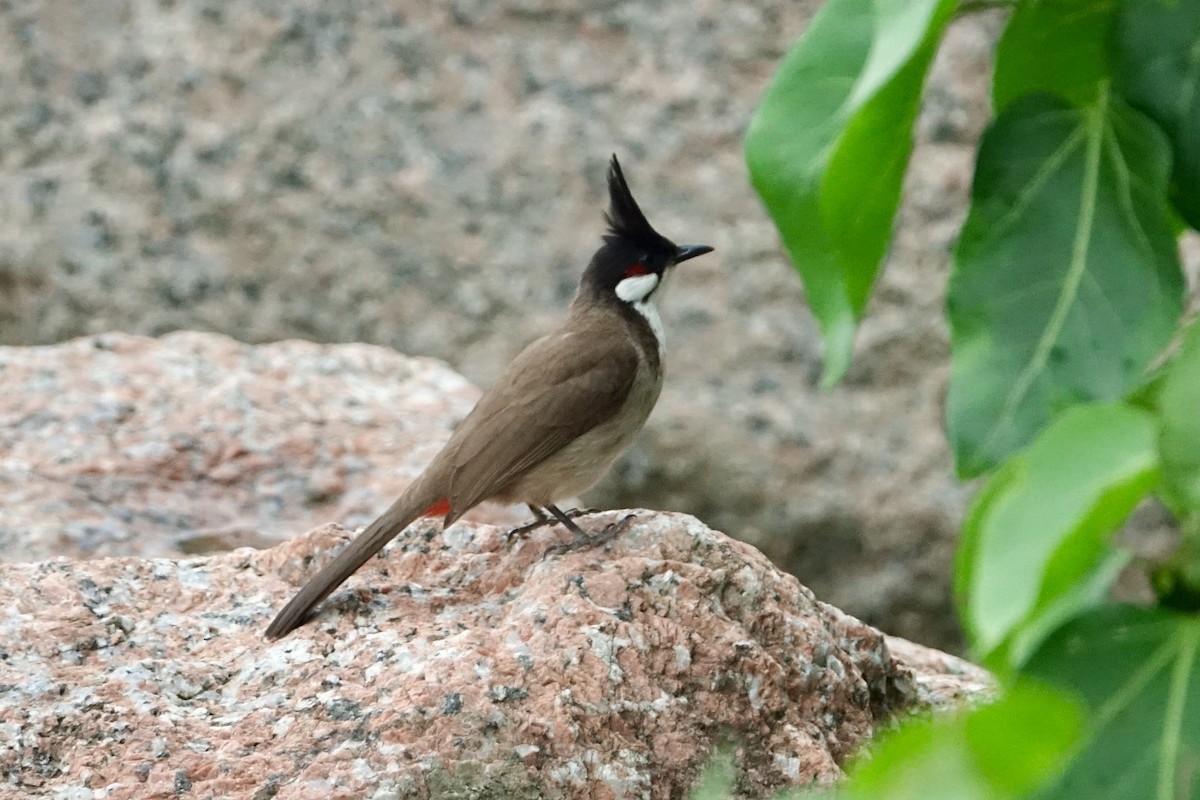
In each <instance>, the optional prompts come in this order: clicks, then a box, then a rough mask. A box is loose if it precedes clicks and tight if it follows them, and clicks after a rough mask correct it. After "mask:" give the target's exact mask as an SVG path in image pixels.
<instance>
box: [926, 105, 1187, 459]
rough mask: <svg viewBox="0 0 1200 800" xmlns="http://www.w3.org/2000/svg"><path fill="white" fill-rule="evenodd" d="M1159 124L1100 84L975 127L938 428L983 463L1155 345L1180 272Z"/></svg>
mask: <svg viewBox="0 0 1200 800" xmlns="http://www.w3.org/2000/svg"><path fill="white" fill-rule="evenodd" d="M1167 168H1168V154H1167V146H1166V142H1165V141H1164V139H1163V137H1162V133H1161V132H1160V131H1159V130H1158V129H1157V128H1156V127H1155V126H1154V125H1153V124H1152V123H1150V122H1149V121H1148V120H1146V119H1145V118H1144V117H1142V116H1141V115H1140V114H1138V113H1137V112H1135V111H1133V110H1131V109H1129V108H1127V107H1125V106H1124V105H1122V104H1121V103H1120V102H1119V101H1116V100H1115V99H1113V98H1112V97H1111V96H1110V95H1109V94H1108V93H1105V94H1103V95H1102V96H1101V98H1100V100H1099V101H1098V102H1097V105H1095V106H1093V107H1091V108H1087V109H1077V108H1072V107H1070V106H1069V105H1068V104H1067V103H1066V102H1065V101H1063V100H1060V99H1057V98H1053V97H1051V96H1049V95H1034V96H1032V97H1027V98H1025V99H1023V100H1021V101H1018V102H1016V103H1014V104H1013V105H1011V106H1009V107H1008V109H1007V110H1006V111H1005V112H1004V113H1003V114H1001V115H1000V117H999V118H998V119H997V120H996V121H995V122H994V123H993V124H992V125H991V127H990V128H989V129H988V131H987V132H986V133H985V134H984V138H983V143H982V145H981V147H980V152H979V159H978V162H977V165H976V171H975V183H974V187H973V190H972V199H971V212H970V215H969V216H968V218H967V221H966V224H965V225H964V226H963V231H962V235H961V237H960V239H959V243H958V248H957V251H956V253H955V263H954V271H953V274H952V275H951V278H950V287H949V292H948V297H947V310H948V315H949V319H950V328H951V350H952V368H951V378H950V392H949V397H948V398H947V417H948V420H947V425H948V428H949V436H950V440H951V443H952V444H953V447H954V451H955V458H956V462H957V467H958V471H959V473H960V474H961V475H963V476H973V475H977V474H979V473H981V472H983V471H984V470H986V469H989V468H990V467H992V466H994V465H995V464H996V463H998V462H999V461H1001V460H1003V459H1004V458H1005V457H1007V456H1008V455H1009V454H1011V453H1012V452H1014V451H1015V450H1017V449H1018V448H1020V447H1021V446H1022V445H1024V444H1025V443H1027V442H1028V441H1029V440H1030V439H1032V438H1033V436H1034V435H1035V434H1036V433H1037V432H1038V431H1039V430H1040V429H1041V428H1042V427H1043V426H1045V425H1046V423H1047V422H1049V420H1050V419H1051V418H1052V417H1053V416H1054V414H1055V413H1057V412H1058V411H1060V410H1062V409H1064V408H1066V407H1068V406H1071V405H1075V404H1077V403H1083V402H1107V401H1111V400H1116V399H1119V398H1121V397H1123V396H1125V395H1126V394H1127V393H1128V392H1130V391H1131V390H1132V389H1134V388H1135V387H1137V386H1138V384H1139V383H1140V381H1141V380H1142V378H1143V375H1144V372H1145V370H1146V367H1147V365H1148V364H1149V363H1150V362H1151V360H1152V359H1153V358H1154V357H1155V356H1156V355H1157V354H1158V353H1159V351H1160V350H1161V349H1162V348H1163V347H1164V346H1165V345H1166V344H1167V342H1168V341H1169V340H1170V337H1171V335H1172V333H1173V332H1174V330H1175V324H1176V321H1177V319H1178V317H1179V314H1180V310H1181V307H1182V294H1183V277H1182V273H1181V270H1180V267H1179V259H1178V254H1177V252H1176V247H1175V240H1174V237H1173V236H1172V234H1171V229H1170V224H1169V215H1168V210H1167V204H1166V184H1167Z"/></svg>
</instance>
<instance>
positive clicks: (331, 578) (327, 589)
mask: <svg viewBox="0 0 1200 800" xmlns="http://www.w3.org/2000/svg"><path fill="white" fill-rule="evenodd" d="M424 483H425V482H424V481H422V480H419V479H418V480H417V482H416V483H414V484H413V485H412V486H410V487H409V489H408V491H406V492H405V493H404V494H402V495H401V496H400V498H399V499H398V500H396V502H394V503H392V506H391V508H389V509H388V510H387V511H385V512H383V515H382V516H381V517H379V519H377V520H375V521H374V522H372V523H371V524H370V525H369V526H367V529H366V530H364V531H363V532H362V533H360V534H359V535H358V536H357V537H355V538H354V540H353V541H351V542H350V544H348V545H346V546H345V548H343V549H342V552H340V553H338V554H337V557H336V558H334V559H333V561H330V562H329V563H328V564H326V565H325V567H324V568H323V569H322V570H321V571H320V572H318V573H317V574H316V575H315V576H314V577H313V578H312V579H310V580H309V582H308V583H306V584H304V587H303V588H301V589H300V591H299V592H297V593H296V596H295V597H293V598H292V601H291V602H290V603H288V604H287V605H286V606H284V607H283V610H282V611H280V612H279V614H278V615H277V616H276V617H275V619H274V620H273V621H272V622H271V624H270V626H269V627H268V628H267V638H268V639H278V638H279V637H281V636H286V635H287V634H289V633H291V632H292V631H293V630H295V629H296V628H298V627H299V626H301V625H303V624H304V623H305V622H306V621H307V620H308V615H309V613H310V612H311V611H312V610H313V608H315V607H316V605H317V603H320V602H321V601H322V600H324V599H325V598H326V597H328V596H329V595H330V593H331V592H333V590H334V589H336V588H337V587H339V586H341V585H342V583H343V582H344V581H345V580H346V579H347V578H349V577H350V576H351V575H353V574H354V573H355V572H357V571H358V568H359V567H361V566H362V565H363V564H364V563H366V561H367V559H369V558H370V557H371V556H373V555H375V554H376V553H378V552H379V551H380V550H381V549H382V548H383V546H384V545H385V544H387V543H388V542H390V541H391V540H392V539H394V538H395V537H396V535H397V534H399V533H400V532H401V531H403V530H404V529H405V528H407V527H408V526H409V525H410V524H411V523H412V522H413V520H415V519H416V518H417V517H423V516H427V515H430V514H438V515H444V514H448V513H449V512H450V505H449V503H448V502H447V501H446V500H445V499H444V498H443V499H441V500H438V499H436V498H431V497H429V495H430V494H431V493H430V492H429V491H428V490H424V491H423V490H422V486H421V484H424ZM431 504H432V505H431Z"/></svg>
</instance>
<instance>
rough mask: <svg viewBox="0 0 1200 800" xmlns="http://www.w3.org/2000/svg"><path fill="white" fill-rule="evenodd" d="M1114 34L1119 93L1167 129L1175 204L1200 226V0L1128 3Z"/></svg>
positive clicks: (1128, 0) (1131, 0)
mask: <svg viewBox="0 0 1200 800" xmlns="http://www.w3.org/2000/svg"><path fill="white" fill-rule="evenodd" d="M1115 30H1116V36H1115V44H1114V48H1113V49H1114V51H1115V52H1114V55H1113V68H1114V71H1115V74H1116V81H1117V83H1116V85H1117V89H1118V90H1119V91H1120V92H1121V94H1122V95H1124V96H1125V98H1126V99H1127V100H1128V101H1129V103H1130V104H1131V105H1133V106H1134V107H1135V108H1137V109H1139V110H1141V111H1143V112H1145V113H1146V114H1147V115H1148V116H1150V118H1151V119H1153V120H1154V121H1155V122H1157V123H1158V124H1159V125H1160V126H1162V129H1163V130H1164V131H1166V133H1167V138H1168V139H1170V140H1171V148H1172V150H1173V151H1174V154H1175V163H1174V172H1173V175H1172V197H1173V199H1174V201H1175V206H1176V208H1178V209H1179V212H1180V213H1181V214H1182V215H1183V217H1184V219H1186V220H1187V221H1188V224H1190V225H1191V226H1192V227H1193V228H1200V2H1198V1H1197V0H1123V2H1122V3H1121V10H1120V12H1119V13H1118V15H1117V20H1116V26H1115Z"/></svg>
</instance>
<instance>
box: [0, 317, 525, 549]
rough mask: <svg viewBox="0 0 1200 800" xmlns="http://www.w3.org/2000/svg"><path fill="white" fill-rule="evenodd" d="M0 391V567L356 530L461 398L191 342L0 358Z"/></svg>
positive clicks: (341, 364)
mask: <svg viewBox="0 0 1200 800" xmlns="http://www.w3.org/2000/svg"><path fill="white" fill-rule="evenodd" d="M0 384H2V385H3V387H4V390H3V391H0V500H2V502H0V561H34V560H41V559H45V558H50V557H53V556H67V557H70V558H92V557H96V556H113V555H139V556H160V555H180V554H183V553H197V552H204V551H210V550H228V549H231V548H233V547H239V546H244V545H262V546H267V545H270V544H275V543H278V542H280V541H282V540H284V539H287V538H290V537H291V536H294V535H296V534H297V533H299V532H301V531H305V530H308V529H310V528H312V527H314V526H316V525H319V524H322V523H325V522H339V523H342V524H344V525H347V526H351V527H353V526H357V525H362V524H365V523H367V522H370V520H371V519H373V518H374V517H375V515H377V514H378V513H379V512H380V511H381V510H382V509H384V508H386V507H387V506H388V504H390V503H391V501H392V500H393V499H394V498H395V497H396V495H397V494H399V492H400V490H401V489H403V488H404V486H406V485H407V484H408V482H409V481H411V480H412V479H413V478H414V477H416V475H417V474H418V472H419V471H420V470H421V469H422V468H424V466H425V464H426V463H427V462H428V461H429V460H430V459H431V458H433V455H434V453H436V452H437V448H438V447H439V446H440V445H441V443H442V442H444V441H445V439H446V438H447V437H449V435H450V431H451V430H452V429H453V427H454V425H456V424H457V423H458V421H459V420H461V419H462V418H463V416H465V415H466V413H467V412H468V411H469V410H470V409H471V406H472V405H473V404H474V402H475V399H476V398H477V397H478V394H479V393H478V391H477V390H476V389H475V388H474V387H473V386H471V385H470V384H469V383H467V381H466V380H464V379H463V378H462V377H461V376H459V375H458V374H456V373H455V372H453V371H452V370H450V369H449V368H447V367H446V366H445V365H444V364H440V363H438V362H436V361H433V360H432V359H422V358H407V357H405V356H402V355H400V354H399V353H396V352H393V351H390V350H386V349H384V348H381V347H374V346H371V345H336V346H327V345H316V344H311V343H307V342H298V341H290V342H280V343H277V344H270V345H261V346H250V345H244V344H239V343H238V342H235V341H233V340H231V339H228V338H226V337H223V336H218V335H214V334H202V333H176V334H171V335H169V336H166V337H163V338H161V339H149V338H146V337H139V336H130V335H126V334H105V335H101V336H95V337H88V338H83V339H78V340H75V341H72V342H68V343H65V344H62V345H57V346H53V347H31V348H21V347H0ZM473 514H474V516H473V518H474V519H477V520H484V521H491V522H495V523H499V522H510V523H516V522H518V521H520V520H522V519H524V518H526V517H527V516H528V512H527V511H525V510H524V509H521V510H514V509H504V508H500V507H495V506H488V507H481V508H480V509H478V510H477V511H475V512H473Z"/></svg>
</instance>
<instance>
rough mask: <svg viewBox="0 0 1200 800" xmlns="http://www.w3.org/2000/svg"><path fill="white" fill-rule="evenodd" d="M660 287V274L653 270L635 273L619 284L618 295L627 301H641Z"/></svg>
mask: <svg viewBox="0 0 1200 800" xmlns="http://www.w3.org/2000/svg"><path fill="white" fill-rule="evenodd" d="M656 288H658V276H657V275H655V274H654V273H653V272H651V273H648V274H646V275H634V276H633V277H631V278H626V279H625V280H623V281H621V282H620V283H618V284H617V297H619V298H621V299H622V300H624V301H625V302H626V303H640V302H642V301H643V300H645V299H646V298H647V297H649V296H650V293H651V292H653V291H654V290H655V289H656Z"/></svg>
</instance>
